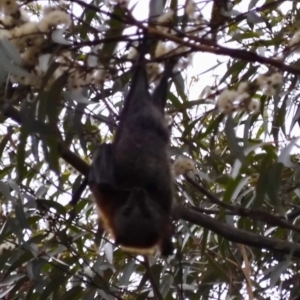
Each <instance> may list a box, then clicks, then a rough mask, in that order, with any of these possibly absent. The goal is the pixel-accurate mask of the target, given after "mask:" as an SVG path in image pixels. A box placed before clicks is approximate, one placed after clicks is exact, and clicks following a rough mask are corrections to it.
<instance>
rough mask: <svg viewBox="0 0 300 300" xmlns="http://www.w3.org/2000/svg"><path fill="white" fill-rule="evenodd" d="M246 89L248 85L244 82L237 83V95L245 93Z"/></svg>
mask: <svg viewBox="0 0 300 300" xmlns="http://www.w3.org/2000/svg"><path fill="white" fill-rule="evenodd" d="M247 89H248V83H247V82H245V81H242V82H240V83H239V85H238V88H237V91H238V93H240V94H242V93H244V92H246V91H247Z"/></svg>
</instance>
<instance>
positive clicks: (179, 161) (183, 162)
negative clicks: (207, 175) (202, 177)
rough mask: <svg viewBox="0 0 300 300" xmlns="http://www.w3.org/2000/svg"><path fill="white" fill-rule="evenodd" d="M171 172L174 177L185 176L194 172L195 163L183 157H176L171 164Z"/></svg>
mask: <svg viewBox="0 0 300 300" xmlns="http://www.w3.org/2000/svg"><path fill="white" fill-rule="evenodd" d="M173 172H174V175H175V176H176V177H178V176H180V175H183V174H186V173H187V172H193V173H195V172H196V166H195V162H194V161H193V160H192V159H190V158H188V157H186V156H183V155H180V156H178V157H176V159H175V161H174V163H173Z"/></svg>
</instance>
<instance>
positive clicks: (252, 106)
mask: <svg viewBox="0 0 300 300" xmlns="http://www.w3.org/2000/svg"><path fill="white" fill-rule="evenodd" d="M259 109H260V102H259V101H258V100H257V99H251V101H250V103H249V104H248V110H249V111H251V112H253V113H255V114H256V113H258V112H259Z"/></svg>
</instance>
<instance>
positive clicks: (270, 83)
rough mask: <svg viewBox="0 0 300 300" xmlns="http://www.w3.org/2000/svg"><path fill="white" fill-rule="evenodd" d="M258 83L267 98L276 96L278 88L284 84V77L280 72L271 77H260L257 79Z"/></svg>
mask: <svg viewBox="0 0 300 300" xmlns="http://www.w3.org/2000/svg"><path fill="white" fill-rule="evenodd" d="M256 83H257V85H258V87H259V88H260V89H261V90H262V91H263V93H264V94H265V95H266V96H274V95H275V92H276V88H277V87H278V86H280V85H282V83H283V76H282V74H281V73H279V72H276V73H273V74H271V75H269V76H267V75H259V76H258V77H257V78H256Z"/></svg>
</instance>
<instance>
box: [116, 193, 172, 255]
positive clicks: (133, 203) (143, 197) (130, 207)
mask: <svg viewBox="0 0 300 300" xmlns="http://www.w3.org/2000/svg"><path fill="white" fill-rule="evenodd" d="M167 219H168V216H164V214H163V212H162V210H161V208H160V207H159V206H158V205H157V202H156V201H154V200H153V199H151V197H150V195H149V194H148V192H147V191H146V190H144V189H142V188H134V189H132V190H131V191H130V195H129V197H128V198H127V200H126V202H125V203H124V205H122V206H120V207H119V210H118V211H117V212H116V214H115V217H114V225H115V226H114V229H115V230H114V231H115V232H114V233H115V239H116V243H117V244H119V245H121V246H123V247H124V248H126V249H131V250H132V251H134V249H137V252H144V253H145V252H147V251H140V250H143V249H144V250H147V249H152V248H154V247H155V246H157V244H158V243H159V242H160V239H161V236H162V234H163V232H164V231H165V227H166V224H167Z"/></svg>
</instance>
